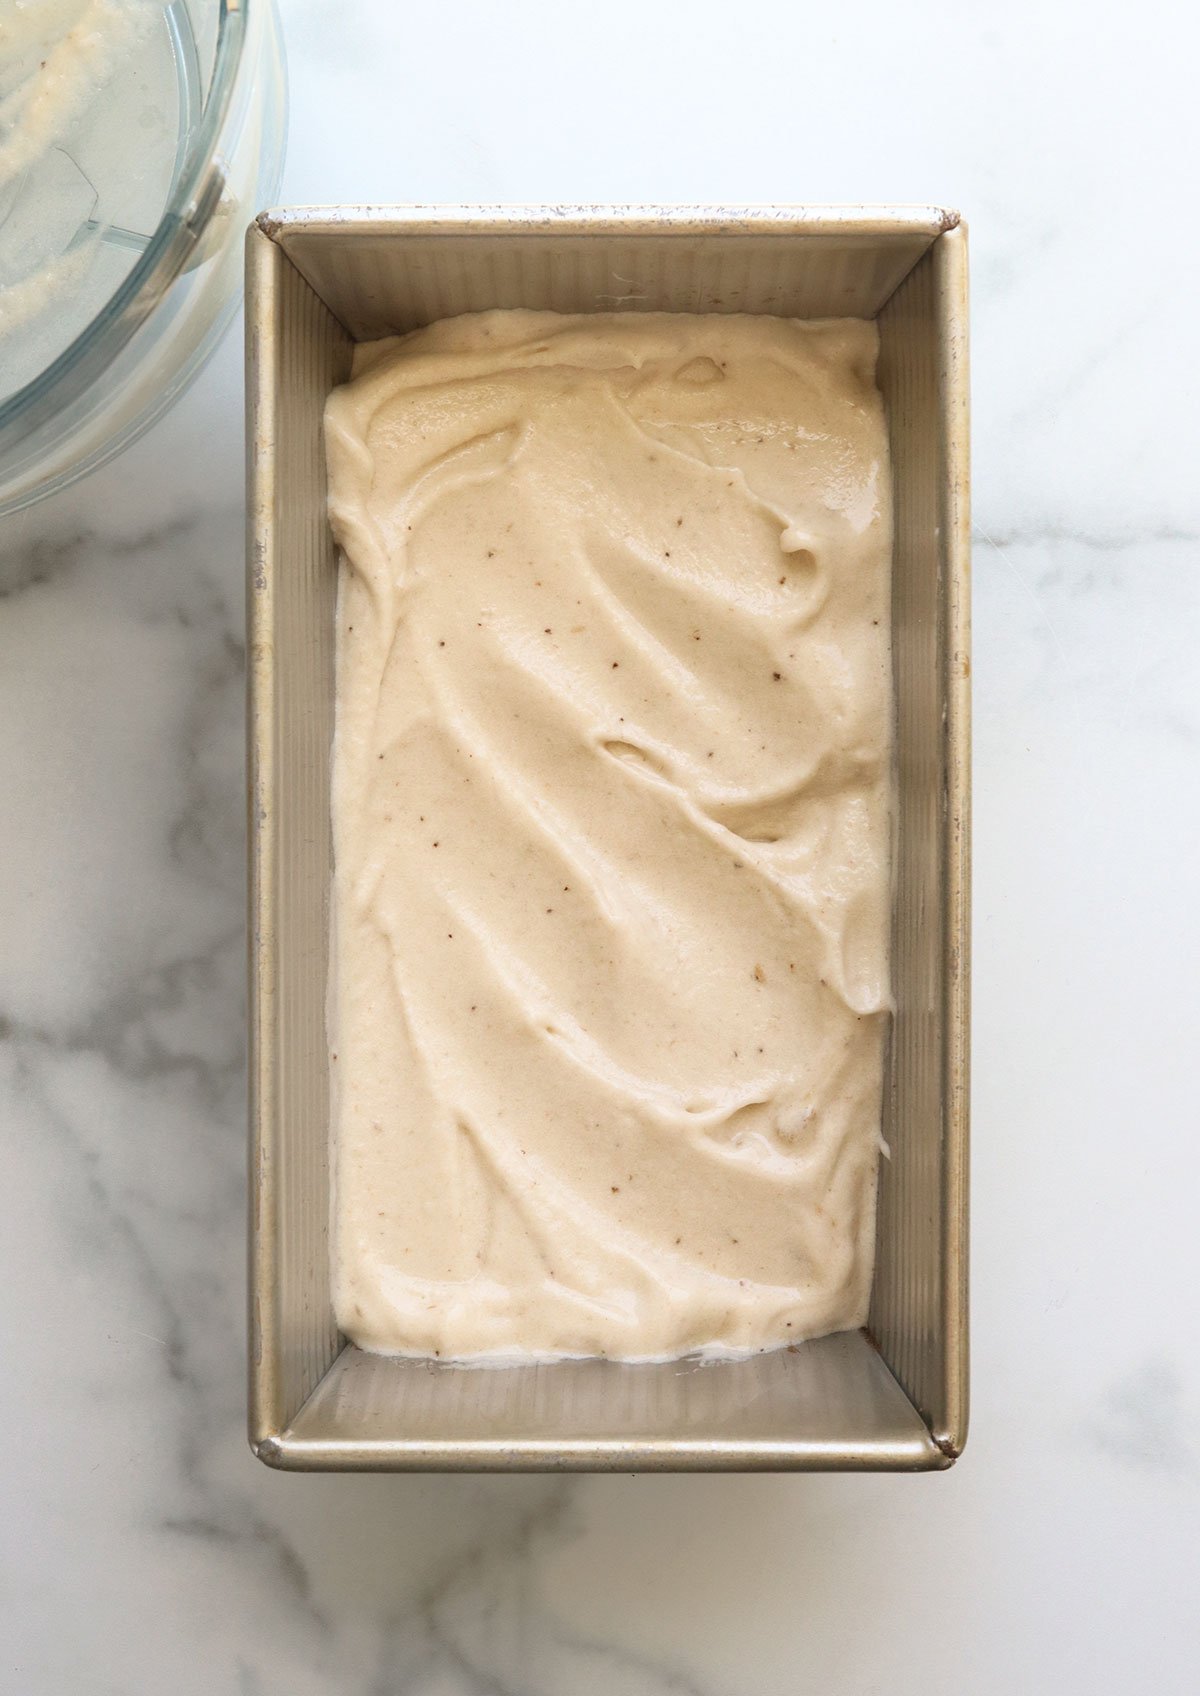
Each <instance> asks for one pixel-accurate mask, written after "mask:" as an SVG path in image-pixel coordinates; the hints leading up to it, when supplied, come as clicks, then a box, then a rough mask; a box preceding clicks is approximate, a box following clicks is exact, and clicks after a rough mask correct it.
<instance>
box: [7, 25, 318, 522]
mask: <svg viewBox="0 0 1200 1696" xmlns="http://www.w3.org/2000/svg"><path fill="white" fill-rule="evenodd" d="M285 114H286V92H285V76H284V63H283V50H282V43H281V38H280V31H279V20H278V17H277V14H276V11H275V6H274V0H3V4H2V6H0V512H8V511H14V510H15V509H16V508H18V507H21V506H26V505H28V504H29V503H30V502H31V501H34V500H37V499H39V498H40V497H41V496H43V495H46V494H49V493H50V492H51V491H52V490H54V489H59V488H62V487H63V486H64V485H65V484H67V483H69V482H72V481H73V480H74V479H75V478H77V477H80V476H82V475H83V474H84V472H86V471H90V470H91V469H93V467H95V466H97V465H100V464H102V463H103V461H104V460H106V459H109V458H111V457H112V455H113V454H115V453H118V452H119V451H120V450H121V448H123V447H125V446H126V445H127V444H128V443H129V442H131V441H133V440H134V439H135V437H137V436H139V435H140V434H141V433H142V431H143V430H145V429H146V428H147V427H148V426H149V425H150V424H151V423H153V421H154V420H155V419H156V418H157V417H159V416H160V415H161V414H162V413H163V412H164V411H165V410H166V409H167V407H169V406H170V405H171V404H172V402H173V401H174V400H176V399H177V398H178V396H179V395H180V394H181V393H182V392H183V390H184V389H185V388H186V387H187V385H188V383H189V382H190V381H191V379H192V378H193V377H194V376H195V375H196V373H197V372H198V371H199V370H200V368H201V366H202V365H203V364H204V361H205V360H206V359H207V357H208V356H209V354H210V353H211V352H212V350H213V348H214V347H215V346H216V345H217V342H218V341H219V340H220V338H221V335H222V332H223V331H224V330H225V329H226V327H227V326H228V323H229V320H230V318H231V317H232V316H233V313H234V311H235V309H236V306H237V302H238V298H239V292H240V288H241V279H242V235H243V232H244V230H245V227H246V224H247V223H248V222H249V220H250V219H251V218H252V217H253V215H254V213H255V211H256V210H257V209H258V208H259V207H261V206H264V205H269V204H270V203H271V202H272V201H273V200H274V199H275V198H276V195H277V191H278V188H279V177H280V172H281V170H282V165H283V147H284V134H285Z"/></svg>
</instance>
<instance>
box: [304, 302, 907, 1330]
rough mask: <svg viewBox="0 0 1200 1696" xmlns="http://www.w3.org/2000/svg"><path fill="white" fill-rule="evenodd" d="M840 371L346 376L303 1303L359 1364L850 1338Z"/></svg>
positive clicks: (866, 660)
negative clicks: (319, 1178)
mask: <svg viewBox="0 0 1200 1696" xmlns="http://www.w3.org/2000/svg"><path fill="white" fill-rule="evenodd" d="M876 348H877V343H876V332H875V329H874V327H873V326H872V325H870V324H867V323H861V322H858V321H851V320H846V321H841V320H839V321H826V322H821V323H800V322H795V321H790V320H784V319H777V318H767V317H746V316H724V315H722V316H691V315H667V314H657V313H653V314H638V313H620V314H612V315H597V316H586V317H561V316H558V315H556V314H552V313H540V312H539V313H533V312H489V313H482V314H477V315H472V316H469V317H464V318H458V319H453V320H447V321H445V322H442V323H438V324H434V325H431V326H430V327H429V328H427V329H424V330H420V331H417V332H416V333H414V334H413V335H410V336H407V337H404V338H401V339H398V340H391V341H387V342H382V343H375V344H371V345H369V346H364V347H361V348H360V349H359V350H358V357H357V365H356V368H355V375H354V378H353V380H352V381H351V382H350V383H349V384H347V385H346V386H345V387H343V388H341V389H339V390H337V391H336V392H335V393H334V394H333V395H332V396H331V398H330V400H329V403H328V408H327V413H326V435H327V445H328V458H329V490H330V495H329V507H330V513H331V517H332V522H333V527H334V531H335V534H336V536H337V539H338V541H339V543H340V545H341V548H342V550H343V562H342V566H341V578H340V591H339V602H338V613H337V619H338V630H337V710H336V734H335V745H334V775H333V827H334V853H335V874H334V876H335V888H334V922H333V945H332V965H331V982H330V1003H329V1006H330V1037H331V1055H332V1059H331V1070H332V1077H333V1100H334V1119H335V1123H334V1133H333V1134H334V1157H335V1183H334V1188H335V1199H334V1219H333V1225H334V1268H333V1272H334V1289H335V1304H336V1311H337V1317H338V1321H339V1323H340V1325H341V1327H342V1329H343V1330H344V1331H345V1332H346V1333H347V1334H348V1335H349V1336H350V1337H351V1338H352V1339H353V1340H354V1341H355V1342H357V1343H359V1344H360V1345H361V1346H362V1347H364V1348H368V1349H375V1350H382V1351H387V1352H396V1353H403V1354H417V1355H440V1356H441V1357H443V1358H447V1357H450V1358H471V1357H476V1358H478V1357H487V1356H491V1357H499V1358H512V1357H520V1356H525V1357H529V1356H540V1357H543V1358H545V1357H552V1356H555V1355H593V1354H598V1355H609V1356H614V1357H618V1358H623V1359H652V1358H664V1357H672V1356H678V1355H682V1354H687V1353H692V1352H705V1353H710V1354H727V1355H728V1354H738V1353H742V1352H746V1351H751V1350H757V1349H763V1348H771V1347H776V1346H779V1345H783V1344H787V1343H790V1342H793V1341H797V1340H799V1339H801V1338H804V1337H810V1336H814V1335H819V1334H821V1333H823V1332H827V1331H832V1330H838V1329H842V1328H845V1327H849V1326H855V1325H859V1324H861V1323H862V1322H863V1321H864V1319H865V1317H866V1311H867V1301H868V1295H869V1289H870V1280H871V1270H872V1256H873V1239H874V1212H875V1185H876V1170H877V1165H878V1158H879V1153H880V1146H881V1138H880V1109H881V1088H882V1063H883V1051H884V1041H885V1035H886V1026H887V1018H888V1009H889V991H888V970H887V967H888V960H887V937H888V929H889V877H888V847H889V829H890V793H891V781H892V780H891V773H890V764H889V761H890V735H891V712H890V697H891V686H890V655H889V616H888V609H889V570H890V513H889V477H888V464H887V439H886V431H885V425H884V417H883V408H882V403H881V400H880V396H879V393H878V390H877V388H876V386H875V380H874V369H875V358H876Z"/></svg>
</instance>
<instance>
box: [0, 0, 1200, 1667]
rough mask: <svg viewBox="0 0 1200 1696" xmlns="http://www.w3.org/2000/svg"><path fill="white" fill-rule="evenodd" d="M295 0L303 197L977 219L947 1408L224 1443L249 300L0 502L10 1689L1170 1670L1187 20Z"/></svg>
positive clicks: (234, 1242)
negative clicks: (969, 1413)
mask: <svg viewBox="0 0 1200 1696" xmlns="http://www.w3.org/2000/svg"><path fill="white" fill-rule="evenodd" d="M283 10H284V21H285V27H286V31H287V37H288V47H289V52H290V59H291V78H292V119H291V146H290V155H289V165H288V170H287V175H286V179H285V185H284V197H285V198H287V199H291V200H295V201H309V200H339V199H340V200H369V199H380V200H465V201H470V200H489V201H490V200H500V201H503V200H522V199H524V200H537V199H544V200H556V199H561V200H572V201H574V200H589V199H596V200H604V199H609V200H631V201H636V200H640V199H645V200H681V201H682V200H742V199H748V200H760V201H769V200H774V199H777V200H811V201H830V200H853V201H858V200H882V201H887V200H898V201H936V202H940V203H943V204H947V205H955V206H960V207H961V208H962V209H963V210H964V212H965V214H966V215H967V217H968V218H969V220H970V222H971V227H972V244H973V277H974V391H975V510H976V522H977V543H976V556H975V557H976V599H975V620H976V623H975V630H976V647H975V679H976V717H977V736H976V776H975V796H976V859H975V867H976V909H975V1017H976V1023H975V1099H974V1262H973V1266H974V1291H973V1319H974V1351H973V1358H974V1401H973V1429H972V1436H971V1441H970V1443H969V1445H968V1448H967V1451H966V1454H965V1455H964V1457H963V1459H962V1461H961V1462H960V1463H959V1465H958V1466H957V1467H956V1468H955V1469H954V1470H953V1471H952V1472H950V1473H948V1474H946V1475H944V1476H930V1477H915V1478H878V1477H877V1478H871V1477H745V1478H742V1477H729V1478H691V1477H676V1478H578V1479H567V1480H563V1479H552V1478H545V1479H543V1478H492V1479H487V1478H483V1479H470V1478H458V1479H445V1478H428V1479H419V1478H388V1479H371V1478H359V1479H352V1478H339V1477H328V1478H302V1477H288V1476H282V1475H277V1474H273V1473H271V1472H268V1471H267V1470H266V1469H265V1468H263V1467H262V1466H260V1465H259V1464H258V1463H257V1462H255V1461H254V1460H253V1459H252V1457H251V1455H250V1453H249V1451H248V1449H247V1447H246V1444H245V1439H244V1435H243V1402H244V1387H243V1376H244V1374H243V1357H242V1337H243V1315H242V1303H243V1147H244V1130H243V1124H244V1110H243V1093H242V1092H243V1011H242V1008H243V981H242V980H243V951H242V950H243V939H242V875H243V874H242V854H243V841H242V729H241V715H242V662H243V653H242V536H241V525H242V511H241V507H242V494H241V479H242V463H241V354H240V345H239V342H238V339H237V337H236V336H233V337H231V338H230V339H229V340H228V341H227V342H226V344H225V345H224V347H223V348H222V349H221V351H220V353H219V354H218V356H217V357H216V359H215V360H214V362H213V363H212V365H211V366H210V368H209V369H208V371H207V372H206V374H205V375H204V377H203V378H202V380H201V381H200V382H199V383H198V384H197V386H196V387H195V388H194V389H193V390H192V392H191V393H190V394H189V395H188V396H187V398H186V400H185V401H184V402H183V403H182V404H181V405H179V406H178V407H177V408H176V410H175V411H174V412H173V413H172V414H171V415H170V416H169V417H168V418H167V419H166V420H165V422H164V423H162V424H161V425H160V426H159V427H158V428H157V429H156V430H155V431H154V432H153V433H152V434H151V435H150V436H149V437H148V438H147V439H146V440H145V441H143V442H142V443H141V444H140V445H139V446H138V447H136V448H135V449H134V450H132V451H131V452H129V453H127V454H126V455H125V456H124V457H123V458H122V459H120V460H119V461H118V462H116V463H115V464H114V465H112V466H110V467H109V468H107V469H106V470H105V471H103V472H101V473H100V474H98V475H97V476H95V477H93V478H92V479H91V480H90V481H88V482H86V483H84V484H83V485H81V486H79V487H77V488H75V489H74V490H72V491H69V492H68V493H67V494H66V495H64V496H62V497H61V498H58V499H55V500H53V501H50V502H47V503H45V504H43V505H42V506H40V507H38V508H36V509H35V510H33V511H32V512H30V513H28V514H26V515H23V516H22V517H21V518H19V519H17V520H14V521H10V522H9V523H8V524H7V525H6V528H5V532H4V537H3V549H2V555H3V561H2V569H3V585H4V588H5V591H6V593H5V598H4V599H3V602H2V605H0V723H3V726H4V730H3V734H2V736H0V794H3V796H4V805H3V807H2V808H0V852H2V864H3V867H4V875H3V887H2V889H0V908H2V910H3V918H2V924H0V934H2V936H3V947H2V949H0V1032H2V1035H3V1045H2V1047H0V1114H2V1118H3V1124H4V1145H5V1153H4V1202H5V1207H4V1213H5V1225H4V1228H3V1230H0V1277H2V1278H3V1281H4V1287H5V1289H6V1291H7V1299H6V1301H5V1303H4V1308H5V1316H4V1331H5V1351H4V1364H5V1370H4V1373H3V1379H2V1383H0V1432H2V1434H3V1464H4V1470H5V1473H6V1481H5V1483H4V1486H3V1500H4V1508H3V1512H2V1513H0V1549H2V1560H3V1568H4V1572H3V1577H2V1578H0V1633H2V1636H0V1641H2V1643H3V1647H2V1649H0V1690H3V1691H4V1692H9V1691H11V1692H14V1693H19V1696H93V1693H95V1696H100V1693H101V1692H103V1693H106V1696H112V1693H117V1696H143V1693H144V1696H161V1693H163V1692H170V1693H171V1696H227V1693H228V1696H235V1693H240V1696H308V1693H310V1692H311V1693H313V1696H316V1693H317V1692H321V1693H322V1696H327V1693H329V1692H338V1693H339V1696H340V1693H343V1692H344V1693H346V1696H400V1693H404V1696H410V1693H411V1696H509V1693H512V1696H518V1693H519V1696H592V1693H595V1696H668V1693H675V1696H684V1693H687V1696H694V1693H701V1696H775V1693H780V1696H783V1693H789V1696H790V1693H792V1692H796V1691H809V1690H812V1691H814V1692H815V1691H819V1692H822V1693H828V1696H866V1693H868V1692H880V1693H883V1696H906V1693H912V1696H918V1693H919V1696H929V1693H930V1692H942V1691H945V1692H950V1691H954V1692H958V1691H967V1692H970V1693H972V1696H989V1693H995V1696H1013V1693H1014V1692H1020V1691H1043V1690H1045V1691H1053V1692H1072V1693H1073V1692H1081V1693H1082V1692H1086V1693H1088V1696H1092V1693H1100V1692H1113V1693H1118V1692H1119V1693H1122V1696H1124V1693H1125V1692H1128V1691H1130V1690H1141V1689H1145V1690H1147V1691H1154V1692H1155V1696H1174V1693H1179V1696H1192V1693H1193V1692H1195V1690H1196V1689H1198V1688H1200V1624H1198V1622H1197V1614H1196V1612H1195V1608H1194V1604H1195V1589H1196V1575H1197V1532H1198V1530H1200V1439H1198V1437H1197V1431H1198V1429H1200V1418H1198V1415H1200V1365H1198V1351H1197V1343H1198V1342H1200V1335H1198V1327H1197V1319H1196V1303H1195V1297H1194V1294H1186V1295H1185V1291H1187V1290H1189V1289H1190V1290H1192V1291H1194V1290H1195V1288H1196V1287H1197V1285H1198V1283H1200V1279H1198V1272H1200V1267H1198V1265H1197V1248H1196V1244H1197V1231H1196V1225H1195V1196H1196V1180H1195V1152H1194V1151H1195V1140H1196V1135H1197V1130H1198V1128H1200V1124H1198V1120H1200V1115H1198V1114H1197V1108H1196V1099H1197V1090H1196V1082H1195V1068H1196V1049H1197V1012H1198V1007H1197V993H1196V977H1197V972H1196V962H1197V959H1198V958H1200V925H1198V908H1200V898H1198V894H1197V888H1198V880H1197V873H1196V860H1197V848H1196V844H1197V842H1198V841H1200V641H1198V640H1197V636H1198V632H1200V480H1198V479H1197V475H1196V453H1197V446H1198V439H1200V438H1198V434H1197V428H1196V426H1197V414H1196V406H1195V394H1196V376H1197V371H1198V369H1200V329H1198V325H1200V315H1198V314H1197V311H1196V301H1197V298H1198V295H1200V290H1198V287H1197V284H1198V282H1200V277H1198V269H1200V268H1198V265H1197V258H1198V245H1197V237H1196V224H1195V215H1194V210H1193V202H1194V193H1193V191H1194V187H1195V183H1194V168H1195V158H1196V139H1197V138H1196V128H1195V122H1194V117H1193V115H1192V113H1193V111H1194V91H1193V67H1194V63H1195V59H1196V55H1197V52H1198V51H1200V32H1198V30H1197V26H1196V24H1195V22H1194V20H1188V19H1186V18H1185V14H1184V12H1183V10H1182V9H1180V8H1178V7H1175V6H1169V5H1168V4H1167V3H1166V0H1147V3H1145V4H1142V5H1139V6H1137V7H1134V6H1133V5H1132V4H1127V5H1121V6H1117V7H1116V8H1111V7H1110V8H1105V7H1101V6H1097V5H1095V4H1094V3H1092V4H1076V3H1073V0H1057V3H1056V0H1049V3H1045V4H1042V5H1039V6H1028V7H1026V6H1024V5H1022V4H1017V5H1016V6H1015V7H1009V8H1007V9H1004V8H995V7H988V8H967V7H963V6H951V5H947V4H939V3H938V0H916V4H915V5H913V6H909V7H895V6H891V5H885V4H883V3H882V0H870V3H869V4H867V5H864V6H861V7H843V8H837V7H833V8H830V7H824V8H821V9H820V10H819V11H818V12H816V13H814V14H813V16H812V17H807V16H806V14H807V13H808V8H805V7H801V6H798V5H794V4H782V3H781V4H778V5H771V4H765V3H756V0H742V3H741V4H739V5H729V4H725V5H717V4H710V3H707V0H692V3H691V4H690V5H688V6H686V7H685V6H683V5H666V4H661V3H659V4H656V3H654V0H642V3H640V4H629V3H628V0H615V3H613V4H610V5H607V6H604V7H598V8H584V7H573V6H570V5H564V4H562V0H558V3H557V4H548V3H537V4H524V5H522V4H511V5H495V4H490V3H481V0H468V3H462V0H460V3H459V4H457V5H455V6H454V7H452V8H440V7H435V6H431V7H425V8H418V7H411V8H410V7H408V6H392V5H390V4H389V3H387V0H372V3H367V0H341V3H339V4H337V5H333V4H330V0H285V4H284V8H283ZM421 12H425V13H427V14H428V16H429V18H430V19H432V20H435V21H431V22H428V23H424V24H422V23H421V22H420V21H419V18H418V14H420V13H421ZM451 20H452V21H451Z"/></svg>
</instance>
